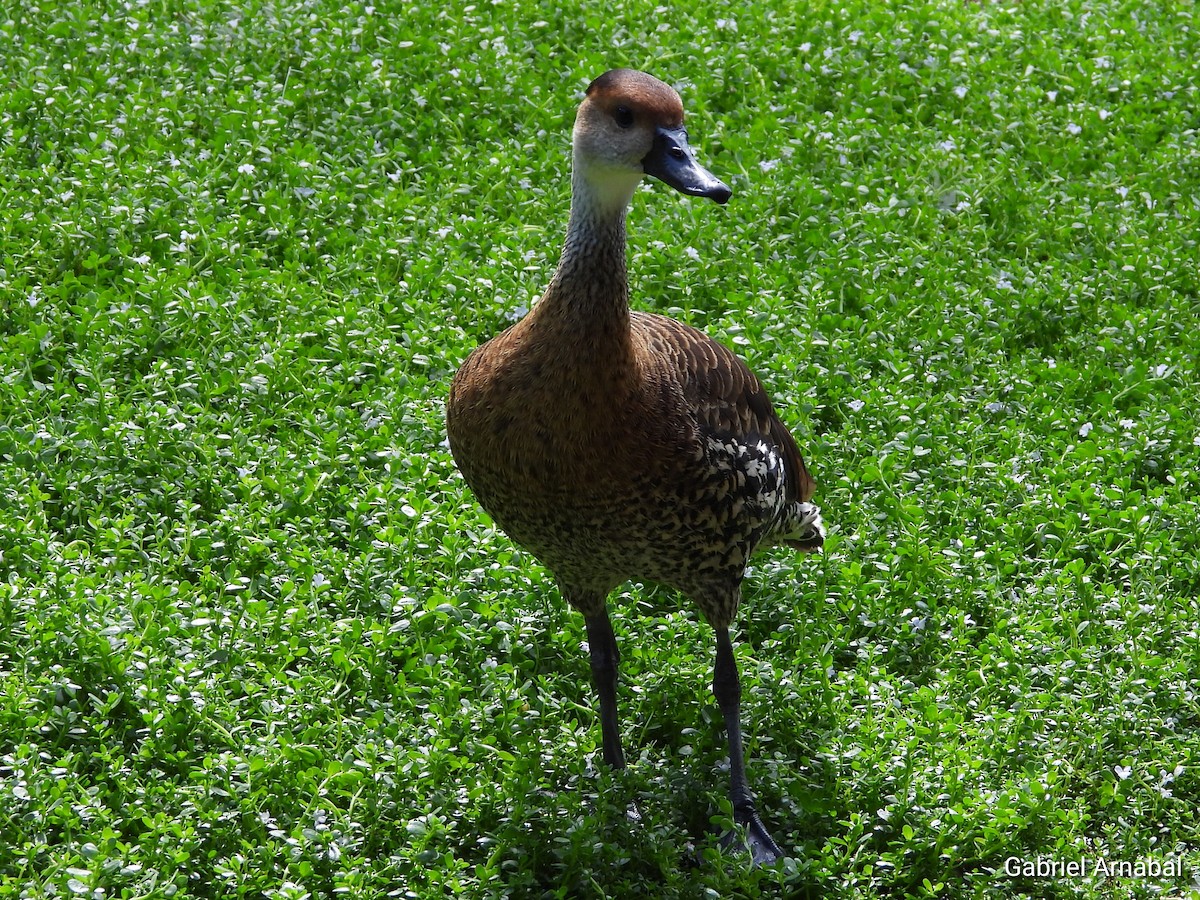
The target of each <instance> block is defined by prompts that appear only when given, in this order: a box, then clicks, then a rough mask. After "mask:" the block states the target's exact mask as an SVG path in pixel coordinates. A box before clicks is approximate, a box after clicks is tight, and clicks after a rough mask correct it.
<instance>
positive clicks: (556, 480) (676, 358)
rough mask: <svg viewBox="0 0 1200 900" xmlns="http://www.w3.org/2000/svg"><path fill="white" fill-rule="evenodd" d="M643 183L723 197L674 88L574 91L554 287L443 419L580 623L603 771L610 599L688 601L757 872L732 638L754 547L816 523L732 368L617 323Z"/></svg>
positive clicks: (462, 373) (621, 760) (482, 488)
mask: <svg viewBox="0 0 1200 900" xmlns="http://www.w3.org/2000/svg"><path fill="white" fill-rule="evenodd" d="M646 175H651V176H653V177H654V178H657V179H659V180H661V181H663V182H665V183H666V184H668V185H670V186H671V187H673V188H675V189H676V190H677V191H680V192H681V193H684V194H687V195H689V196H693V197H708V198H710V199H712V200H715V201H716V202H717V203H722V204H723V203H725V202H726V201H727V200H728V199H729V197H730V195H731V193H732V192H731V191H730V189H729V187H728V186H726V185H725V184H723V183H722V182H720V181H718V180H717V178H716V177H715V176H713V174H712V173H711V172H709V171H708V170H707V169H705V168H704V167H702V166H701V165H700V164H699V163H698V162H697V161H696V158H695V156H694V154H693V151H692V149H691V148H690V147H689V146H688V141H687V133H686V132H685V131H684V127H683V106H682V104H681V102H680V99H679V95H678V94H677V93H675V91H674V90H672V89H671V88H670V87H668V86H667V85H666V84H664V83H663V82H661V81H659V80H658V79H656V78H653V77H651V76H649V75H646V74H644V73H642V72H636V71H632V70H629V69H616V70H613V71H611V72H607V73H606V74H604V75H601V76H600V77H599V78H597V79H596V80H595V81H593V82H592V83H591V85H589V86H588V89H587V94H586V96H585V98H584V100H583V102H582V104H581V105H580V107H579V112H578V115H577V117H576V120H575V130H574V154H573V166H572V171H571V188H572V196H571V216H570V222H569V224H568V226H567V237H566V242H565V244H564V247H563V251H562V256H561V258H560V260H559V263H558V269H557V270H556V271H555V273H554V277H553V278H552V279H551V281H550V286H549V287H548V288H547V289H546V292H545V294H544V295H543V296H542V298H541V300H540V301H539V302H538V303H537V304H535V305H534V307H533V309H532V310H530V311H529V313H528V314H527V315H526V316H525V317H524V318H523V319H521V321H519V322H518V323H517V324H515V325H513V326H512V327H511V328H509V329H508V330H507V331H505V332H503V333H502V334H500V335H499V336H497V337H495V338H493V339H492V340H490V341H488V342H487V343H486V344H484V345H483V346H481V347H479V348H477V349H476V350H475V351H474V352H473V353H472V354H471V355H470V356H469V357H468V358H467V361H466V362H465V363H463V365H462V368H461V369H459V371H458V374H457V375H455V377H454V381H453V383H452V384H451V387H450V396H449V400H448V402H447V406H446V426H447V430H448V432H449V437H450V448H451V451H452V452H453V454H454V459H455V462H457V464H458V467H459V469H460V470H461V471H462V474H463V477H464V478H465V479H466V481H467V484H468V485H470V487H471V489H472V491H474V493H475V496H476V497H477V498H478V499H479V502H480V504H482V506H483V508H484V509H486V510H487V511H488V513H490V514H491V516H492V518H493V519H495V521H496V522H497V524H499V525H500V527H501V528H502V529H503V530H504V531H505V532H506V533H507V534H508V535H509V537H511V538H512V540H513V541H515V542H516V543H517V544H519V545H520V546H522V547H524V548H526V549H527V550H529V551H530V552H531V553H533V554H534V556H536V557H537V558H538V559H539V560H540V561H541V562H542V563H543V564H544V565H545V566H546V567H547V568H548V569H549V570H550V572H552V573H553V575H554V578H555V580H556V581H557V583H558V585H559V588H560V589H561V591H562V593H563V596H564V597H565V598H566V600H567V602H568V603H570V604H571V606H573V607H574V608H575V609H577V610H579V612H581V613H582V614H583V616H584V618H585V620H586V624H587V637H588V646H589V651H590V654H591V668H592V678H593V681H594V683H595V689H596V692H597V694H598V695H599V701H600V724H601V732H602V735H603V750H604V759H605V761H606V762H607V763H608V764H609V765H611V766H613V767H616V768H621V767H623V766H624V765H625V756H624V752H623V750H622V748H621V736H620V731H619V729H618V726H617V691H616V686H617V663H618V660H619V654H618V652H617V645H616V639H615V638H614V636H613V630H612V625H611V623H610V622H609V618H608V610H607V607H606V601H607V597H608V594H609V593H610V592H611V591H612V590H613V589H614V588H615V587H617V586H618V585H619V584H621V583H622V582H624V581H629V580H636V581H652V582H658V583H661V584H664V585H668V586H670V587H672V588H675V589H677V590H678V591H680V592H681V593H683V594H686V595H687V596H689V597H691V598H692V599H693V600H694V601H695V602H696V603H697V604H698V605H699V607H700V611H701V613H703V615H704V617H705V618H706V619H707V620H708V622H709V623H710V624H711V625H712V627H713V629H714V630H715V632H716V638H717V655H716V664H715V666H714V670H713V685H712V688H713V694H714V695H715V697H716V700H717V704H718V705H719V707H720V709H721V714H722V716H723V718H724V720H725V727H726V730H727V732H728V738H729V769H730V797H731V800H732V804H733V810H734V818H735V821H736V822H737V823H739V824H740V825H741V826H744V827H745V829H746V843H747V844H748V845H749V849H750V852H751V855H752V859H753V861H754V862H755V863H760V862H769V861H772V860H775V859H777V858H779V857H780V856H781V855H782V853H781V851H780V850H779V847H778V845H776V843H775V841H774V840H773V839H772V838H771V835H770V834H769V833H768V832H767V829H766V828H765V827H764V825H763V823H762V820H761V819H760V818H759V815H758V812H757V811H756V810H755V806H754V798H753V795H752V793H751V791H750V787H749V784H748V783H747V780H746V769H745V762H744V755H743V750H742V730H741V720H740V701H741V689H740V685H739V683H738V671H737V663H736V661H735V660H734V655H733V646H732V644H731V643H730V639H729V626H730V624H731V623H732V621H733V618H734V614H735V613H736V612H737V608H738V601H739V599H740V596H741V582H742V578H743V576H744V574H745V569H746V563H747V561H748V560H749V558H750V554H751V553H752V552H753V551H754V549H755V548H756V547H759V546H763V545H767V544H786V545H788V546H791V547H794V548H796V549H798V550H800V551H803V552H812V551H816V550H818V549H820V547H821V545H822V543H823V541H824V530H823V528H822V525H821V517H820V514H819V512H818V510H817V507H816V506H815V505H813V504H812V503H810V502H809V498H810V497H811V496H812V492H813V481H812V478H811V476H810V475H809V473H808V470H807V469H806V468H805V465H804V460H803V459H802V458H801V456H800V451H799V449H798V448H797V446H796V441H795V439H794V438H793V437H792V435H791V433H790V432H789V431H788V429H787V427H786V426H785V425H784V424H783V423H782V422H781V421H780V420H779V418H778V417H777V416H776V415H775V412H774V410H773V408H772V406H771V401H770V400H769V399H768V397H767V394H766V392H765V391H764V390H763V386H762V384H761V383H760V382H759V380H758V379H757V378H756V377H755V376H754V375H753V373H751V371H750V370H749V369H748V368H747V367H746V365H745V363H743V362H742V361H741V360H740V359H738V358H737V357H736V356H734V354H733V353H732V352H731V351H730V350H728V349H727V348H726V347H724V346H723V345H721V344H719V343H717V342H716V341H713V340H711V339H710V338H708V337H707V336H706V335H704V334H703V333H702V332H700V331H698V330H696V329H695V328H692V327H690V326H688V325H684V324H682V323H680V322H677V321H675V320H673V319H668V318H665V317H663V316H659V315H654V314H651V313H644V312H636V311H630V309H629V285H628V281H627V280H626V274H625V214H626V210H627V209H628V207H629V204H630V201H631V200H632V198H633V192H634V190H635V189H636V188H637V186H638V185H639V183H641V181H642V179H643V178H644V177H645V176H646ZM726 840H727V843H730V842H732V841H733V840H735V839H734V836H732V835H730V836H727V839H726Z"/></svg>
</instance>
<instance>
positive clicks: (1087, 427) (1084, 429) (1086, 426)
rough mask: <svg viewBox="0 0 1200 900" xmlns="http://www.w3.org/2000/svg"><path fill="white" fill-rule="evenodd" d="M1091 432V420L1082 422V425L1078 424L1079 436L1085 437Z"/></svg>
mask: <svg viewBox="0 0 1200 900" xmlns="http://www.w3.org/2000/svg"><path fill="white" fill-rule="evenodd" d="M1091 433H1092V423H1091V422H1084V423H1083V424H1082V425H1080V426H1079V436H1080V437H1087V436H1088V435H1089V434H1091Z"/></svg>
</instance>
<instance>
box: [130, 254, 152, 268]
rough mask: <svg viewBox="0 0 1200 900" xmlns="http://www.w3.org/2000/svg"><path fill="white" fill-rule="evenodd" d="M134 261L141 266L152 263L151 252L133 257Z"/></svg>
mask: <svg viewBox="0 0 1200 900" xmlns="http://www.w3.org/2000/svg"><path fill="white" fill-rule="evenodd" d="M133 261H134V262H135V263H137V264H138V265H139V266H148V265H149V264H150V254H149V253H143V254H142V255H141V256H135V257H133Z"/></svg>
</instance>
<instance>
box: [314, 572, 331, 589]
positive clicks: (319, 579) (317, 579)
mask: <svg viewBox="0 0 1200 900" xmlns="http://www.w3.org/2000/svg"><path fill="white" fill-rule="evenodd" d="M327 584H329V579H328V578H326V577H325V576H324V575H323V574H321V573H320V572H318V573H317V574H316V575H314V576H313V577H312V586H313V587H315V588H320V587H324V586H325V585H327Z"/></svg>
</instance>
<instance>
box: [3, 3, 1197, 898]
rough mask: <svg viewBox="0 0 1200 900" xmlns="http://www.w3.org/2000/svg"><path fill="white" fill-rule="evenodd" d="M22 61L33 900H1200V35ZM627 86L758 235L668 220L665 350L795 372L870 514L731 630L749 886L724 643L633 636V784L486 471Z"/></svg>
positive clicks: (670, 33) (271, 47)
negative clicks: (751, 789)
mask: <svg viewBox="0 0 1200 900" xmlns="http://www.w3.org/2000/svg"><path fill="white" fill-rule="evenodd" d="M0 45H2V46H4V47H5V48H6V49H5V51H4V53H3V62H2V63H0V67H2V68H0V73H2V75H3V80H2V81H0V86H2V87H0V233H3V234H4V235H5V237H4V240H3V243H2V245H0V306H2V314H0V576H2V577H0V673H2V674H3V679H2V682H0V685H2V687H0V835H2V836H3V837H0V897H5V898H7V897H14V898H16V897H44V896H59V897H62V896H81V897H82V896H86V897H93V898H100V897H127V898H133V897H195V898H201V897H267V898H301V897H334V896H336V897H362V898H375V897H381V896H397V897H414V898H425V897H434V896H463V897H478V898H485V897H500V896H514V897H621V896H640V897H679V898H695V897H703V896H710V897H716V896H722V897H726V896H729V897H733V896H748V897H755V896H771V897H774V896H794V897H822V898H870V897H889V898H890V897H895V898H899V897H913V898H917V897H947V898H957V897H970V898H1014V897H1023V898H1087V900H1091V898H1096V900H1099V898H1110V897H1118V898H1141V897H1155V896H1176V897H1177V896H1189V895H1190V896H1193V897H1194V896H1196V895H1197V893H1198V892H1200V887H1197V885H1198V884H1200V881H1198V879H1200V833H1198V831H1197V825H1196V818H1195V809H1196V806H1197V803H1198V802H1200V729H1198V728H1197V726H1198V725H1200V700H1198V697H1197V681H1196V676H1195V672H1196V668H1195V664H1196V659H1197V658H1198V651H1200V638H1198V636H1197V622H1198V621H1200V600H1198V597H1200V537H1198V536H1200V504H1198V502H1197V489H1198V487H1200V475H1198V474H1197V470H1198V469H1200V465H1198V464H1200V422H1198V421H1197V413H1196V408H1197V403H1196V397H1197V396H1198V395H1200V375H1198V373H1197V366H1196V360H1197V359H1198V358H1200V292H1198V283H1200V276H1198V271H1197V269H1198V265H1200V263H1198V260H1200V254H1198V248H1197V235H1198V234H1200V143H1198V139H1197V134H1198V132H1197V129H1200V117H1198V114H1197V109H1200V96H1198V93H1197V86H1196V70H1195V60H1196V59H1197V58H1198V57H1200V39H1198V36H1197V33H1196V21H1195V18H1194V16H1193V14H1192V12H1191V11H1190V8H1188V7H1186V6H1185V5H1183V4H1180V5H1178V6H1176V5H1175V4H1172V3H1152V4H1145V3H1132V2H1117V0H1111V2H1109V0H1095V2H1087V3H1083V2H1068V3H1066V4H1058V3H1044V2H1030V3H1021V4H1013V5H999V4H995V3H991V2H983V3H964V2H952V0H945V2H929V3H925V2H919V0H917V2H911V3H903V4H883V3H878V2H866V0H849V2H847V3H843V4H827V3H823V2H817V3H816V4H815V5H811V6H805V7H803V8H798V7H797V8H789V7H787V6H786V5H779V4H759V5H751V6H746V5H745V4H743V3H737V4H734V3H729V2H726V0H717V2H715V3H711V4H707V5H703V6H702V7H699V8H693V7H692V6H691V5H687V6H684V5H670V6H668V7H663V8H659V7H656V6H655V5H654V4H652V3H647V2H644V0H633V2H631V3H628V4H624V5H622V7H621V8H620V9H609V10H607V11H604V12H601V11H600V10H599V8H598V7H590V6H587V5H585V4H568V5H566V6H561V7H560V8H558V9H557V10H550V9H546V8H538V7H535V5H533V4H530V3H527V2H524V0H507V2H502V0H494V2H493V3H490V4H481V5H474V4H472V5H461V4H459V3H452V4H451V5H450V6H445V5H441V4H416V3H407V2H390V0H378V2H377V3H376V4H375V5H373V6H368V5H363V4H361V3H358V2H346V3H344V4H339V3H331V2H327V0H307V2H281V0H262V2H256V0H250V2H247V3H245V4H235V3H221V2H201V0H161V2H154V3H150V2H126V3H121V4H100V3H91V2H87V0H81V2H79V3H74V4H69V5H62V4H52V3H43V4H40V5H35V4H18V6H17V7H14V8H13V9H10V10H9V11H8V12H6V13H3V14H0ZM623 64H628V65H635V66H638V67H641V68H646V69H649V70H651V71H653V72H655V73H656V74H658V75H660V76H661V77H663V78H665V79H667V80H669V81H671V82H673V83H675V84H676V85H678V86H679V87H680V88H681V90H682V93H683V95H684V100H685V104H686V106H687V108H688V110H689V126H690V130H691V132H692V135H693V138H694V141H695V143H696V144H698V146H699V147H700V152H701V157H702V159H703V160H704V161H705V162H706V163H707V164H708V165H709V166H710V167H711V168H712V169H713V171H714V172H716V173H717V174H718V175H719V176H720V177H722V178H724V179H725V180H727V181H729V182H730V183H731V184H732V186H733V188H734V192H735V193H734V198H733V200H732V201H731V202H730V204H729V205H728V207H726V208H724V209H721V208H717V207H716V206H714V205H712V204H703V203H699V202H696V201H688V200H686V199H684V198H681V197H679V196H677V195H674V194H672V193H671V192H669V191H667V190H665V189H663V188H662V187H661V186H652V187H649V188H647V189H646V190H645V191H643V192H641V193H640V194H639V196H638V198H636V200H635V208H634V210H633V212H632V215H631V229H632V231H631V271H632V273H633V277H634V288H635V296H636V302H637V305H639V306H640V307H642V308H650V309H656V310H659V311H664V312H668V313H670V314H671V315H674V316H677V317H679V318H681V319H684V320H687V321H689V322H692V323H694V324H697V325H699V326H701V327H703V328H705V329H706V330H707V331H709V333H711V334H713V335H714V336H716V337H718V338H720V339H722V340H724V341H726V342H728V343H730V344H731V345H732V346H734V347H736V349H737V350H738V351H739V352H740V353H741V354H743V355H744V357H745V358H746V359H747V360H748V361H749V362H750V363H751V365H752V366H753V368H755V370H756V371H758V372H759V373H760V375H761V376H762V377H763V379H764V381H765V382H766V383H767V384H768V386H769V388H770V389H771V392H772V394H773V396H774V397H775V398H776V402H777V405H778V406H779V407H780V408H781V410H782V413H783V416H784V418H785V419H786V420H787V421H789V422H790V423H792V424H793V425H794V426H795V430H796V432H797V434H798V435H799V436H800V439H801V444H802V446H803V447H804V448H805V450H806V454H807V456H808V458H809V459H810V462H811V464H812V468H813V470H814V473H815V475H816V477H817V478H818V480H819V482H820V488H819V501H820V503H821V505H822V508H823V510H824V513H825V518H826V520H827V521H828V522H829V523H831V526H832V532H831V536H830V539H829V541H828V543H827V547H826V552H825V554H824V555H823V556H821V557H819V558H817V559H809V560H805V561H803V562H802V561H801V560H800V559H797V558H795V557H793V556H791V555H789V554H787V553H785V552H781V551H780V552H775V551H772V552H771V553H768V554H764V555H763V556H761V557H759V558H758V559H757V560H756V565H755V568H754V571H753V572H752V574H751V576H750V578H749V582H748V586H747V591H746V601H745V603H744V607H743V610H744V611H743V614H742V616H741V621H740V623H739V632H738V636H739V649H738V656H739V662H740V665H741V667H742V671H743V685H744V693H745V713H744V714H745V718H746V720H747V723H748V730H749V732H750V741H749V752H750V767H751V778H752V781H753V783H754V784H755V786H756V789H757V791H758V793H759V796H760V800H761V807H762V809H763V811H764V814H765V818H766V820H767V821H768V823H769V825H770V826H771V827H772V830H773V832H774V834H775V837H776V838H777V839H778V840H779V841H780V843H781V844H782V845H783V846H784V847H786V848H788V849H789V850H790V851H791V852H792V854H793V858H791V859H789V860H788V861H787V862H786V863H785V864H784V865H781V866H780V867H778V868H776V869H773V870H753V871H751V870H748V869H747V868H746V866H745V864H744V861H743V860H739V859H736V858H723V857H719V856H718V854H717V852H716V848H715V841H714V839H713V837H712V834H713V832H714V831H715V830H717V829H719V828H720V826H721V823H722V822H723V821H725V820H727V819H728V817H729V814H730V810H729V808H728V804H727V801H726V800H725V799H724V789H725V775H724V774H723V773H722V771H721V765H722V761H723V758H724V740H723V736H722V734H721V731H720V725H719V715H718V714H717V712H716V709H715V704H714V702H713V701H712V699H711V695H710V694H709V692H708V687H707V685H708V681H709V678H710V674H711V673H710V666H711V660H712V656H713V648H712V639H711V634H710V632H709V630H708V629H707V628H706V627H705V626H704V625H703V624H701V623H700V622H698V621H697V617H696V615H695V613H694V612H693V610H691V609H690V608H689V606H688V605H687V604H680V603H679V602H678V601H677V598H675V597H674V596H672V595H671V594H669V593H668V592H665V591H662V590H659V589H654V588H652V587H645V586H640V585H631V586H628V588H627V590H625V591H624V592H623V593H622V594H621V595H620V597H619V598H614V602H613V604H612V605H613V611H614V623H615V627H616V630H617V632H618V639H619V641H620V642H621V646H622V649H623V652H624V660H623V675H624V680H623V687H622V703H623V717H624V718H623V724H624V730H625V737H626V745H627V748H628V749H629V751H630V753H631V757H632V758H631V766H630V768H629V770H628V771H627V772H626V773H624V774H622V775H620V776H614V775H613V774H611V773H609V772H607V771H605V770H604V768H603V765H602V763H601V760H600V752H599V726H598V723H597V722H596V721H595V718H594V716H593V712H592V700H591V693H590V687H589V680H588V665H587V661H586V655H585V654H584V652H583V651H582V649H581V643H582V641H583V639H584V638H583V629H582V623H581V620H580V619H579V617H578V616H576V615H574V614H572V613H571V612H569V611H568V610H566V609H565V608H564V606H563V604H562V603H561V601H560V599H559V597H558V596H557V593H556V591H555V589H554V587H553V584H552V581H551V579H550V578H549V576H548V575H547V574H546V573H545V572H544V571H543V570H542V569H541V568H540V567H539V566H538V565H537V563H536V561H535V560H534V559H532V558H530V557H529V556H528V555H527V554H523V553H521V552H519V551H518V550H516V549H514V547H513V546H512V545H511V544H510V543H509V542H508V541H507V540H506V539H505V538H504V536H503V535H502V534H500V533H498V532H497V530H496V529H495V527H494V526H493V525H492V524H491V522H490V521H489V520H488V519H487V518H486V516H485V515H484V514H483V513H482V512H481V511H480V510H479V508H478V506H477V505H476V504H475V502H474V501H473V499H472V498H471V496H470V494H469V492H468V491H467V490H466V488H465V486H464V484H463V482H462V480H461V478H460V477H459V476H458V474H457V473H456V471H455V469H454V467H453V464H452V461H451V459H450V457H449V454H448V451H447V449H446V445H445V441H444V427H443V422H442V416H443V401H444V397H445V393H446V388H447V384H448V380H449V378H450V376H451V374H452V373H453V371H454V370H455V368H456V367H457V365H458V364H459V363H460V362H461V360H462V359H463V358H464V357H465V356H466V354H467V353H468V352H469V351H470V349H471V348H472V347H474V346H475V345H476V344H477V343H479V342H480V341H483V340H485V339H486V338H488V337H490V336H491V335H493V334H495V333H496V332H497V331H498V330H500V329H501V328H503V327H504V326H505V325H506V324H508V323H509V322H510V321H511V320H512V319H513V318H514V317H515V316H517V315H519V314H520V311H521V310H522V309H524V308H526V307H528V305H529V304H530V303H531V302H532V301H533V299H534V298H536V296H537V295H538V293H539V292H540V290H541V288H542V287H543V286H544V284H545V281H546V279H547V276H548V273H549V271H550V270H551V268H552V267H553V264H554V261H555V258H556V255H557V250H558V245H559V241H560V238H561V233H562V230H563V226H564V224H565V220H566V210H567V204H568V181H567V166H568V152H567V148H568V140H569V127H570V122H571V116H572V114H573V109H574V106H575V103H576V101H577V98H578V96H579V92H580V90H581V89H582V87H583V86H584V85H586V83H587V81H588V80H589V79H590V78H591V77H594V76H595V75H597V74H599V73H601V72H602V71H604V70H605V69H606V68H609V67H610V66H613V65H623ZM631 796H637V797H639V798H640V801H641V806H642V809H643V811H644V813H645V815H646V823H645V825H644V827H642V828H640V829H629V828H627V827H626V826H625V823H624V820H623V810H624V804H625V801H626V799H628V798H629V797H631ZM689 844H690V845H693V846H695V847H696V848H697V849H698V850H699V852H700V853H701V855H703V856H704V861H703V863H702V864H701V865H699V866H698V867H693V866H690V865H688V864H687V862H686V861H687V858H688V856H687V853H688V851H687V847H688V845H689ZM1038 857H1041V858H1043V859H1052V860H1060V861H1065V860H1084V861H1086V862H1088V864H1089V869H1088V873H1087V876H1086V877H1073V876H1066V875H1038V874H1036V873H1035V874H1020V873H1018V874H1015V875H1014V874H1010V873H1007V872H1006V871H1005V864H1006V860H1010V859H1012V858H1016V859H1019V860H1029V861H1033V860H1036V859H1037V858H1038ZM1171 860H1174V861H1175V862H1176V863H1177V864H1179V865H1180V866H1181V868H1182V874H1179V875H1161V874H1159V875H1153V874H1151V875H1146V876H1144V877H1132V876H1127V875H1120V874H1117V875H1111V874H1106V873H1100V874H1096V872H1095V866H1094V864H1095V863H1096V861H1108V862H1109V863H1117V862H1121V861H1123V862H1125V863H1133V862H1138V861H1141V862H1147V861H1150V862H1157V863H1163V862H1166V861H1171Z"/></svg>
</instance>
